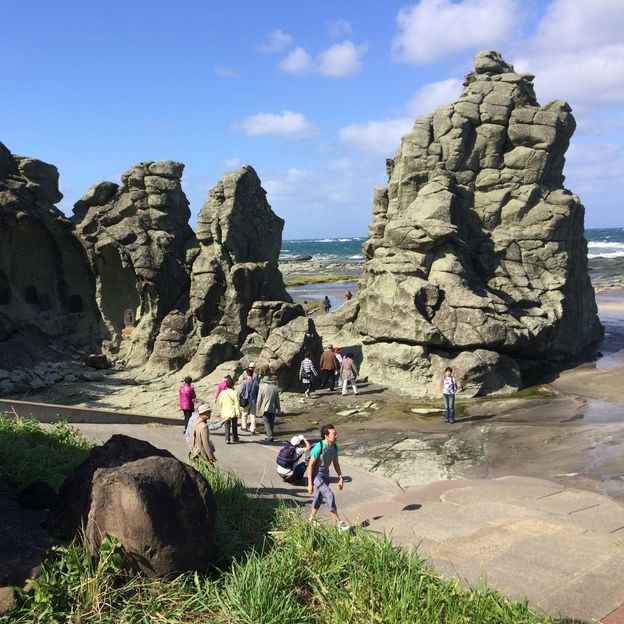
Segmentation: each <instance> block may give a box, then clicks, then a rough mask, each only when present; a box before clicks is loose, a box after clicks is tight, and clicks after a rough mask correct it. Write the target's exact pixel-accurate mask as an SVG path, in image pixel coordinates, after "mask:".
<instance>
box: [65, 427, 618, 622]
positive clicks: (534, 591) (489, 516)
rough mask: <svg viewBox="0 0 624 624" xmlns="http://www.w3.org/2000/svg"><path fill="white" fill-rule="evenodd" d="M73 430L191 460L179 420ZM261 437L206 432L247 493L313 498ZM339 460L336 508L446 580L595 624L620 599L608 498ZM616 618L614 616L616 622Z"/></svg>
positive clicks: (614, 519) (534, 482)
mask: <svg viewBox="0 0 624 624" xmlns="http://www.w3.org/2000/svg"><path fill="white" fill-rule="evenodd" d="M76 426H77V427H79V428H80V429H81V430H82V431H83V432H84V434H85V435H87V436H88V437H89V438H92V439H96V440H99V441H101V442H104V441H106V440H107V439H108V438H109V437H110V435H112V434H114V433H123V434H126V435H131V436H134V437H137V438H141V439H144V440H147V441H149V442H151V443H152V444H154V445H155V446H158V447H161V448H167V449H169V450H170V451H171V452H172V453H173V454H174V455H176V456H177V457H178V458H179V459H181V460H186V459H187V457H188V450H187V448H186V444H185V442H184V437H183V435H182V427H181V426H170V425H165V424H160V423H158V422H156V423H154V424H149V425H144V424H77V425H76ZM243 436H244V437H243ZM261 439H262V436H261V435H257V436H253V437H252V436H250V435H248V434H246V433H243V434H242V437H241V440H242V442H241V443H239V444H231V445H229V446H226V445H225V443H224V440H223V434H222V433H221V432H218V433H216V434H215V433H214V432H213V434H212V440H213V442H214V443H215V446H216V449H217V457H218V459H219V463H220V464H221V466H222V467H223V468H226V469H228V470H231V471H232V472H234V473H236V474H237V475H238V476H239V477H241V478H242V479H243V481H244V482H245V483H246V484H247V486H248V487H249V488H250V490H252V491H256V492H258V493H259V494H261V495H269V496H281V497H287V498H289V499H291V500H293V501H294V502H296V503H297V504H299V505H302V506H304V505H307V504H309V501H310V497H309V496H308V495H307V492H306V490H305V488H303V487H294V486H290V485H288V484H285V483H284V482H283V481H282V480H281V479H280V478H279V477H278V476H277V474H276V472H275V456H276V454H277V452H278V450H279V448H280V447H281V444H280V443H274V444H268V443H262V442H260V440H261ZM341 463H342V464H343V471H344V472H345V474H346V475H347V480H346V485H345V489H344V490H343V492H340V493H337V500H338V508H339V512H340V513H341V514H342V515H343V516H344V517H345V518H346V519H347V520H348V521H350V522H352V523H361V522H363V521H366V522H367V523H368V525H369V528H370V529H372V530H374V531H379V532H384V533H387V534H388V535H390V537H391V538H392V539H393V541H394V542H395V543H398V544H403V545H405V546H408V547H414V546H417V547H418V552H419V553H420V554H421V555H422V556H423V557H426V558H428V559H429V561H430V562H431V563H432V564H433V566H434V568H435V569H436V570H437V571H438V572H439V573H440V574H442V575H443V576H445V577H447V578H451V577H459V578H461V579H465V581H467V582H468V583H470V584H474V583H476V582H477V581H478V580H479V579H480V578H483V579H485V580H486V581H487V583H488V585H489V586H491V587H495V588H496V589H499V590H500V591H501V592H502V593H503V594H505V595H507V596H510V597H513V598H517V599H524V598H526V599H528V601H529V603H530V604H532V605H533V606H534V607H535V608H537V609H541V610H543V611H544V612H545V613H547V614H549V615H553V616H558V615H561V616H566V617H568V618H574V619H575V620H580V621H587V622H596V621H599V620H600V619H601V618H605V617H606V616H607V615H608V614H610V613H612V612H614V611H615V610H616V609H618V607H619V606H620V605H622V604H624V506H622V505H620V504H618V503H616V502H614V501H612V500H610V499H608V498H606V497H604V496H601V495H599V494H595V493H592V492H586V491H581V490H575V489H571V488H565V487H563V486H560V485H558V484H555V483H552V482H550V481H544V480H541V479H533V478H526V477H502V478H498V479H493V480H455V481H439V482H436V483H431V484H428V485H424V486H418V487H413V488H409V489H407V490H405V491H403V490H402V489H401V488H400V487H399V486H398V485H397V484H396V483H395V482H394V481H392V480H390V479H388V478H386V477H383V476H380V475H376V474H371V473H368V472H366V471H364V470H362V469H359V468H356V467H352V466H349V465H348V464H347V462H346V461H342V462H341ZM335 491H336V492H338V491H337V488H335ZM323 514H326V510H324V509H322V510H321V515H323ZM617 615H618V614H617V613H612V615H611V616H610V618H611V619H610V621H612V622H617V621H619V619H614V617H617Z"/></svg>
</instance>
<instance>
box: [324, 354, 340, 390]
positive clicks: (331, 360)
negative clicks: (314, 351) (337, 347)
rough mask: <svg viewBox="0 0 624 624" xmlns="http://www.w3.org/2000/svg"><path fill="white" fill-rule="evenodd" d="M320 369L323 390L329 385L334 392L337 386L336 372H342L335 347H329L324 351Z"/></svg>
mask: <svg viewBox="0 0 624 624" xmlns="http://www.w3.org/2000/svg"><path fill="white" fill-rule="evenodd" d="M319 368H320V369H321V388H324V387H325V386H326V385H327V384H328V383H329V389H330V390H331V391H333V390H334V386H335V384H336V372H337V371H339V370H340V364H339V363H338V360H337V359H336V354H335V353H334V347H333V345H327V347H326V348H325V351H323V355H322V356H321V362H320V366H319Z"/></svg>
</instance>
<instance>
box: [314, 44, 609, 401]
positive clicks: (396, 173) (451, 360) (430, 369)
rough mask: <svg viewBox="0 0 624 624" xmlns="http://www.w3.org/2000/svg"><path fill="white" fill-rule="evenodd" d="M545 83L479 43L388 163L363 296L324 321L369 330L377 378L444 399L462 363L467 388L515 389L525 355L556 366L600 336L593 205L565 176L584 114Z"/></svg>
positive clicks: (378, 192)
mask: <svg viewBox="0 0 624 624" xmlns="http://www.w3.org/2000/svg"><path fill="white" fill-rule="evenodd" d="M532 80H533V77H532V76H531V75H529V74H522V75H520V74H517V73H516V72H515V71H514V69H513V67H512V66H511V65H509V64H508V63H506V62H505V61H504V59H503V58H502V57H501V56H500V54H499V53H497V52H495V51H491V50H489V51H484V52H481V53H479V54H478V55H477V56H476V58H475V62H474V67H473V70H472V71H471V72H470V73H469V74H468V75H467V76H466V79H465V81H464V91H463V93H462V94H461V96H460V97H459V99H458V100H457V102H454V103H453V104H449V105H445V106H442V107H440V108H438V109H437V110H436V111H435V112H434V113H433V114H430V115H425V116H423V117H420V118H419V119H417V120H416V122H415V124H414V127H413V129H412V131H411V132H409V133H408V134H406V135H405V136H404V137H403V140H402V143H401V146H400V148H399V150H398V152H397V154H396V156H395V158H394V159H392V160H390V161H388V162H387V164H386V171H387V174H388V185H387V187H385V188H377V189H375V196H374V201H373V220H372V223H371V225H370V226H369V237H368V240H367V241H366V243H365V244H364V253H365V256H366V263H365V265H364V272H363V276H362V278H361V280H360V283H359V293H358V307H357V308H352V309H349V310H347V312H348V318H338V317H336V318H333V315H327V318H325V319H323V321H322V324H323V327H319V329H320V331H321V332H322V333H323V334H324V335H325V334H329V335H331V334H332V332H333V333H335V332H336V329H340V328H342V327H343V326H346V327H348V328H349V331H350V332H351V333H357V335H358V337H359V339H360V341H361V342H362V344H363V350H362V352H363V363H362V374H363V375H368V377H369V379H370V380H371V381H374V382H377V383H382V384H387V385H391V386H395V387H396V386H398V387H399V388H401V389H403V390H404V391H406V392H409V393H410V394H413V395H416V396H435V395H437V394H439V388H438V386H439V377H440V376H441V373H442V371H443V369H444V368H445V367H446V366H447V365H451V366H452V367H453V368H454V370H455V373H456V376H457V377H458V381H459V384H460V386H462V387H463V388H464V391H465V392H466V394H469V395H478V394H492V393H505V392H511V391H513V390H515V389H517V388H519V387H520V386H521V385H522V383H523V382H522V372H521V371H524V370H527V368H529V367H527V366H525V365H524V362H525V361H531V362H538V364H539V363H541V365H543V367H544V369H549V368H550V367H551V365H552V363H553V362H558V363H561V362H563V361H565V360H569V359H574V358H575V357H578V354H579V353H580V352H581V351H582V350H583V349H584V348H585V347H586V346H587V345H590V344H592V343H594V342H596V341H597V340H599V339H600V338H601V336H602V328H601V325H600V323H599V321H598V317H597V313H596V312H597V310H596V304H595V298H594V292H593V289H592V286H591V283H590V281H589V277H588V272H587V246H586V242H585V240H584V238H583V232H584V224H583V214H584V208H583V206H582V204H581V203H580V200H579V198H578V197H577V196H576V195H573V194H572V193H571V192H570V191H568V190H567V189H565V188H564V186H563V180H564V177H563V164H564V162H565V159H564V154H565V151H566V149H567V147H568V145H569V141H570V137H571V136H572V133H573V132H574V129H575V125H576V124H575V121H574V118H573V116H572V114H571V109H570V107H569V105H568V104H566V103H565V102H562V101H559V100H557V101H554V102H550V103H549V104H546V105H545V106H540V105H539V103H538V102H537V99H536V96H535V92H534V89H533V83H532ZM343 307H344V306H343ZM325 326H327V327H325ZM530 368H531V369H532V370H535V366H534V365H532V366H531V367H530Z"/></svg>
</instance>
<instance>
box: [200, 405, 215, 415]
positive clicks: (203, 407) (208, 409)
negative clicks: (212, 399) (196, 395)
mask: <svg viewBox="0 0 624 624" xmlns="http://www.w3.org/2000/svg"><path fill="white" fill-rule="evenodd" d="M206 412H212V408H211V407H210V405H209V404H208V403H204V404H203V405H200V407H199V409H198V410H197V413H198V414H205V413H206Z"/></svg>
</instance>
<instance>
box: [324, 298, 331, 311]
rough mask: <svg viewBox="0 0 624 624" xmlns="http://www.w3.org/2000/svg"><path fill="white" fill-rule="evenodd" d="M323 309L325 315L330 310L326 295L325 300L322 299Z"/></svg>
mask: <svg viewBox="0 0 624 624" xmlns="http://www.w3.org/2000/svg"><path fill="white" fill-rule="evenodd" d="M323 309H324V310H325V314H327V313H328V312H329V311H330V310H331V301H330V300H329V297H328V296H327V295H325V299H323Z"/></svg>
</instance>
